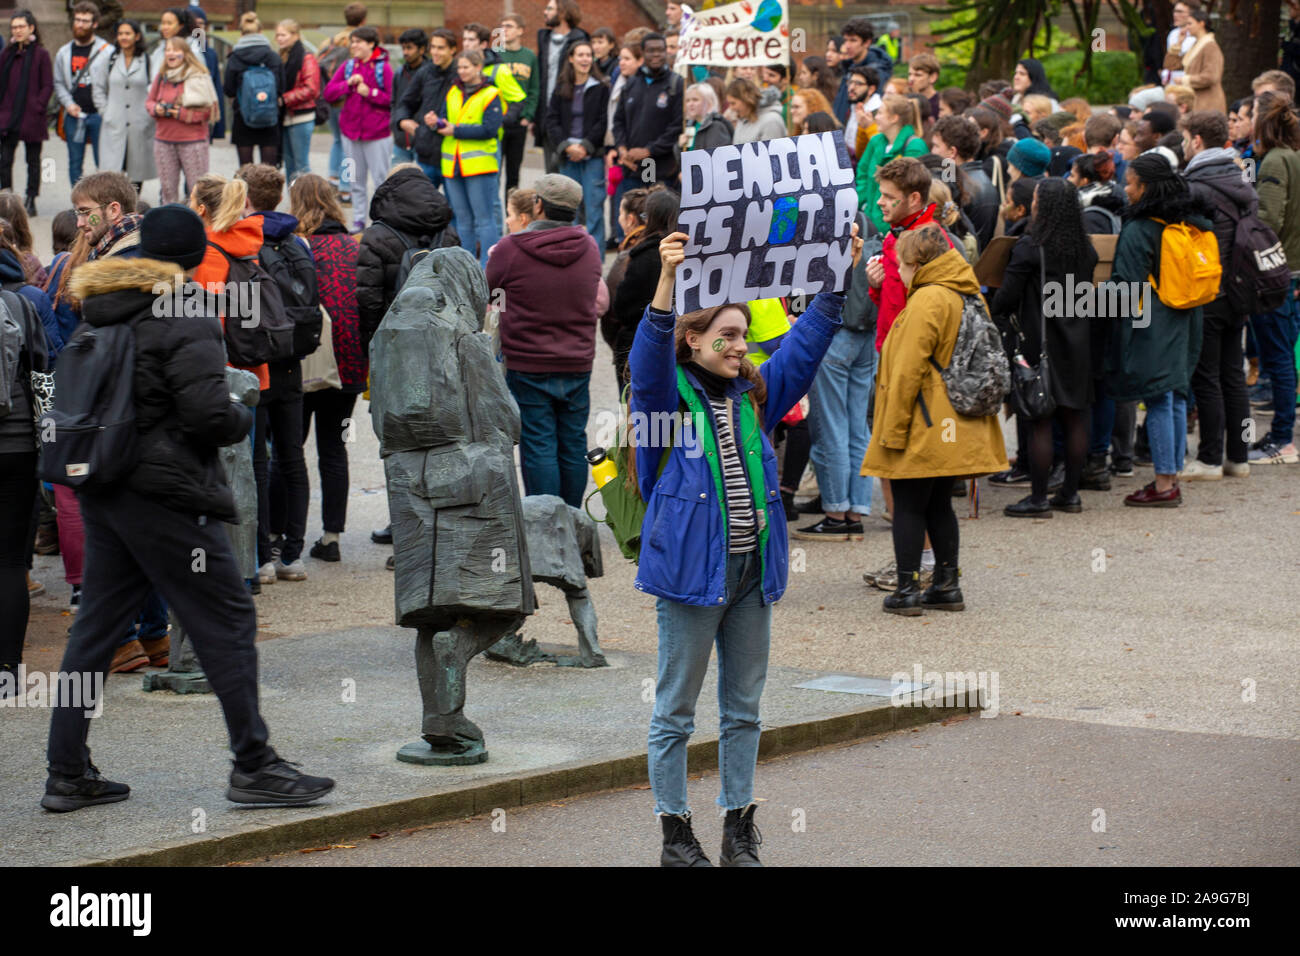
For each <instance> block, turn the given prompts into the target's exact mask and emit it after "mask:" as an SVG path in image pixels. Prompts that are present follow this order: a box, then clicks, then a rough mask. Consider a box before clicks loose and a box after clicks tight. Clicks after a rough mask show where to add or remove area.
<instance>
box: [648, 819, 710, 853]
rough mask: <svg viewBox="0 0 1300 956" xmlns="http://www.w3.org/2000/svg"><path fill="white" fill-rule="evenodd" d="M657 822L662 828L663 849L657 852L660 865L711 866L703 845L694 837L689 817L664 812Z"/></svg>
mask: <svg viewBox="0 0 1300 956" xmlns="http://www.w3.org/2000/svg"><path fill="white" fill-rule="evenodd" d="M659 822H660V823H662V824H663V828H664V849H663V852H662V853H661V854H659V865H660V866H713V864H712V863H710V862H709V858H708V857H707V856H705V855H704V847H702V846H700V841H699V840H697V839H695V832H694V831H693V830H692V829H691V818H690V817H679V816H677V815H676V814H672V813H665V814H664V815H663V816H661V817H660V818H659Z"/></svg>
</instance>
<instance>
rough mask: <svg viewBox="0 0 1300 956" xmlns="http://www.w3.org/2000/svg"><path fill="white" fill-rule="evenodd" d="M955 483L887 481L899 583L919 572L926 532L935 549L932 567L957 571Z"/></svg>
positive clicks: (913, 479)
mask: <svg viewBox="0 0 1300 956" xmlns="http://www.w3.org/2000/svg"><path fill="white" fill-rule="evenodd" d="M955 480H956V479H954V478H951V477H945V478H895V479H893V480H892V481H890V483H889V485H890V487H891V488H892V489H893V492H894V522H893V532H894V560H895V561H896V562H898V575H899V580H900V581H901V580H902V579H903V577H905V576H906V575H908V574H911V572H913V571H919V570H921V549H922V547H923V546H924V544H925V535H926V532H929V534H930V546H931V547H932V548H934V562H935V564H936V565H939V566H942V567H949V568H955V567H957V545H958V532H957V515H956V513H955V512H954V511H953V510H952V486H953V482H954V481H955Z"/></svg>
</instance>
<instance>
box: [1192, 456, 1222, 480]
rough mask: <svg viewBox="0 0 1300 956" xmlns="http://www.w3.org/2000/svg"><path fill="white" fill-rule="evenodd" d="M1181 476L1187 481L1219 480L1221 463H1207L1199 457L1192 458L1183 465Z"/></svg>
mask: <svg viewBox="0 0 1300 956" xmlns="http://www.w3.org/2000/svg"><path fill="white" fill-rule="evenodd" d="M1182 476H1183V478H1185V479H1186V480H1187V481H1221V480H1222V479H1223V466H1222V465H1207V464H1206V463H1205V462H1203V461H1201V460H1200V459H1199V458H1193V459H1192V460H1191V461H1189V462H1188V463H1187V464H1185V465H1184V466H1183V471H1182Z"/></svg>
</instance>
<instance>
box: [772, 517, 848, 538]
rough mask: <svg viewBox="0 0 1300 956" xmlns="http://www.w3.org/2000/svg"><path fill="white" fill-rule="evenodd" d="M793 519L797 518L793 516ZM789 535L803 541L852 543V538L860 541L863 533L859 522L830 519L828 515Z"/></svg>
mask: <svg viewBox="0 0 1300 956" xmlns="http://www.w3.org/2000/svg"><path fill="white" fill-rule="evenodd" d="M795 517H796V518H797V517H799V516H798V515H795ZM790 534H791V536H792V537H795V538H799V539H801V540H804V541H852V540H853V539H854V538H856V539H857V540H859V541H861V540H862V536H863V531H862V522H861V521H849V520H848V519H847V518H832V517H830V516H829V515H828V516H827V517H825V518H822V520H821V521H818V522H817V523H816V524H810V525H809V526H808V527H806V528H796V529H795V530H794V531H792V532H790Z"/></svg>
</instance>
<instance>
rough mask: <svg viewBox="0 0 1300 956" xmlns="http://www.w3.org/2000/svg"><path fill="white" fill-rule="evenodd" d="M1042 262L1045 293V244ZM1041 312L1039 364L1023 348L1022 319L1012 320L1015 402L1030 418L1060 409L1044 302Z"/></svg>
mask: <svg viewBox="0 0 1300 956" xmlns="http://www.w3.org/2000/svg"><path fill="white" fill-rule="evenodd" d="M1038 264H1039V274H1040V276H1041V277H1042V278H1041V281H1040V283H1039V290H1038V291H1039V296H1040V297H1041V296H1042V290H1043V287H1044V286H1046V285H1047V263H1046V261H1045V260H1044V257H1043V250H1042V248H1041V247H1040V248H1039V250H1038ZM1038 314H1039V319H1040V320H1041V322H1042V324H1041V326H1040V327H1039V348H1038V365H1037V367H1035V366H1033V365H1030V364H1029V362H1028V361H1027V360H1026V359H1025V356H1024V350H1023V348H1022V343H1023V342H1024V338H1025V337H1024V333H1023V332H1022V331H1021V330H1020V323H1019V321H1018V320H1017V319H1015V318H1012V320H1011V322H1012V325H1013V327H1014V328H1015V331H1016V340H1017V341H1016V346H1015V350H1014V352H1013V354H1012V356H1011V406H1012V408H1013V409H1015V413H1016V415H1017V417H1023V418H1024V419H1025V420H1026V421H1033V420H1035V419H1038V418H1047V417H1049V416H1050V415H1052V414H1053V413H1054V412H1055V411H1056V399H1054V398H1053V397H1052V378H1051V363H1050V362H1049V361H1048V358H1047V313H1046V312H1044V311H1043V309H1042V306H1041V304H1040V306H1039V310H1038Z"/></svg>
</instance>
